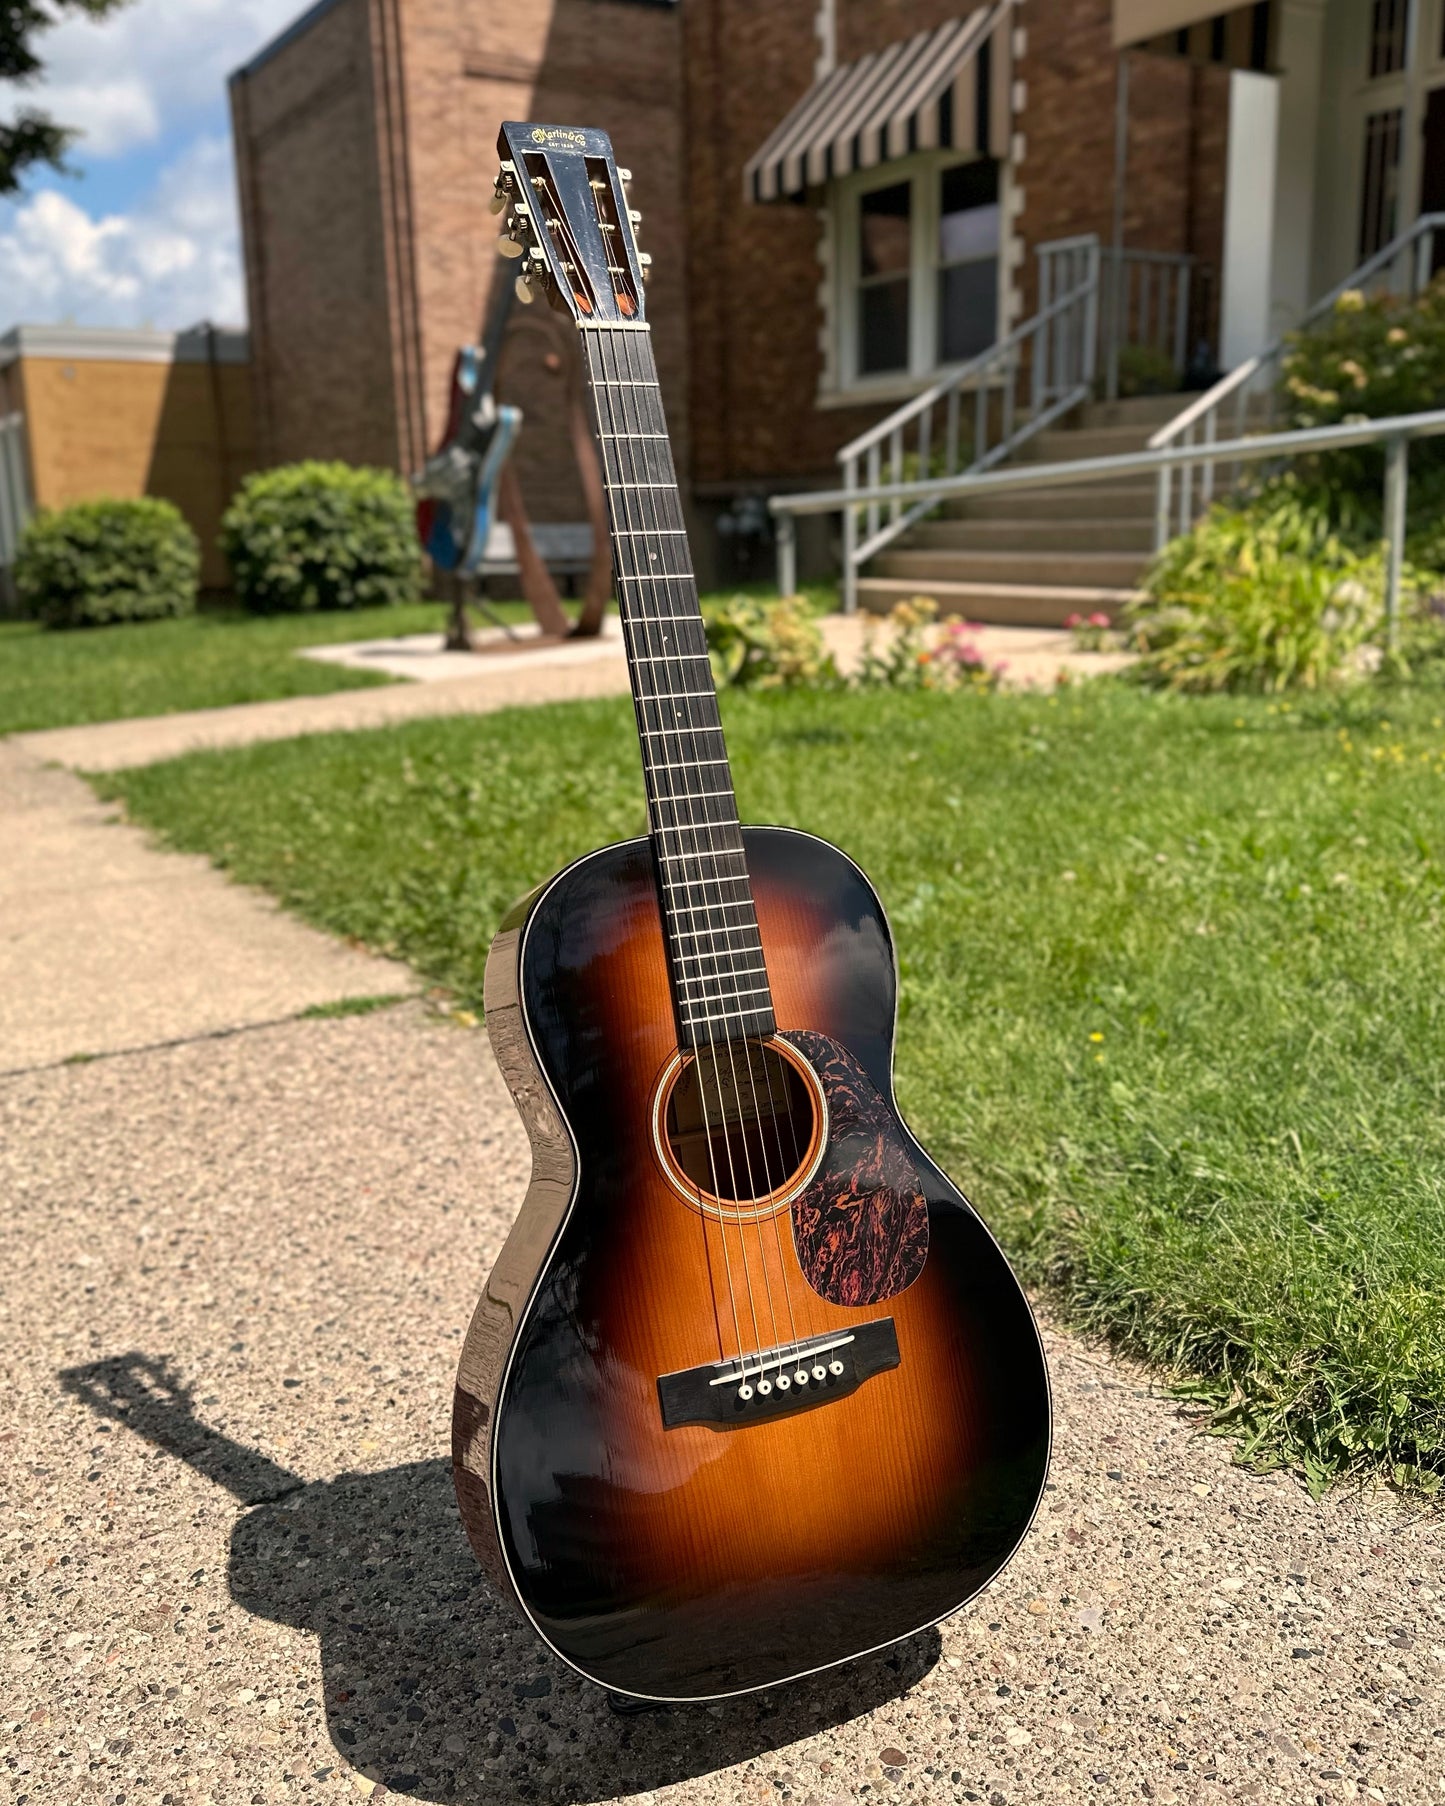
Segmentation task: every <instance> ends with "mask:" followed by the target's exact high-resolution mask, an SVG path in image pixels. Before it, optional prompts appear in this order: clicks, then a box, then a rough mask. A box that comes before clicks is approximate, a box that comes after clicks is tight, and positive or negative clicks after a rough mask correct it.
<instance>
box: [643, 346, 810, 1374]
mask: <svg viewBox="0 0 1445 1806" xmlns="http://www.w3.org/2000/svg"><path fill="white" fill-rule="evenodd" d="M634 337H640V335H634V334H632V333H628V334H626V336H625V338H624V340H623V348H622V350H623V360H624V362H625V364H626V367H627V374H628V379H629V381H630V382H631V383H633V384H635V385H637V386H635V387H633V388H631V389H630V390H627V391H624V411H625V397H626V394H628V393H630V394H632V396H633V397H634V402H633V405H634V410H635V412H636V416H637V421H638V427H639V430H641V428H642V425H643V419H642V405H641V400H640V397H641V394H642V389H641V383H642V380H643V378H644V377H645V375H646V370H645V366H644V365H643V364H642V362H641V357H642V349H643V348H642V345H641V344H640V343H638V344H635V345H634V343H633V340H634ZM648 349H649V350H650V343H649V346H648ZM634 351H635V352H636V353H637V358H636V360H634V355H633V354H634ZM649 361H651V360H649ZM656 414H657V424H658V425H659V426H661V425H662V424H663V415H662V404H661V399H660V396H659V397H658V399H657V403H656ZM637 443H638V444H641V445H644V446H646V445H651V444H654V443H655V444H657V445H658V446H659V448H661V447H663V446H665V445H667V444H669V442H668V441H665V440H659V441H652V440H646V439H639V440H638V441H637ZM645 455H646V454H644V456H645ZM662 460H663V454H661V452H660V456H659V465H660V464H661V463H662ZM659 475H660V476H661V477H663V478H664V480H665V478H666V475H667V473H666V472H665V471H662V470H661V469H659ZM643 494H644V496H645V497H650V498H652V515H653V520H652V527H653V531H654V533H655V535H656V537H657V543H658V548H659V549H658V552H657V554H656V556H658V557H664V553H663V550H662V545H663V540H662V517H661V498H660V495H659V492H658V491H657V490H655V489H651V488H649V489H647V490H645V491H644V492H643ZM673 494H674V495H675V494H676V489H675V488H674V490H673ZM646 507H647V504H646V501H644V502H643V504H642V511H643V513H644V516H645V514H646ZM678 524H679V526H681V524H682V523H681V509H680V508H679V509H678ZM684 544H685V542H684ZM665 562H666V560H665V557H664V563H665ZM688 562H689V563H690V561H688ZM672 581H673V573H671V572H669V573H668V582H669V585H670V584H671V583H672ZM679 581H680V582H681V585H682V587H683V589H684V592H685V593H686V592H690V591H693V592H695V584H690V583H689V582H688V580H687V577H686V576H683V575H681V574H679ZM690 599H694V602H695V597H690ZM699 613H700V611H699ZM703 656H704V657H705V656H706V654H705V653H704V654H703ZM677 675H678V681H679V683H680V684H681V686H682V688H683V690H684V691H686V692H687V695H688V701H687V712H688V714H689V716H690V715H691V713H692V709H693V703H694V701H696V703H697V705H698V709H697V712H698V713H699V714H702V713H703V712H704V710H705V709H706V705H707V701H708V700H709V697H710V699H711V701H712V705H713V708H714V710H716V708H717V694H716V689H715V687H714V685H713V682H712V678H711V674H710V673H709V679H708V692H709V696H708V697H696V698H694V697H693V695H692V692H691V687H690V685H689V683H688V679H687V677H686V675H685V673H684V672H683V671H682V670H681V669H679V671H678V674H677ZM720 729H721V724H720V723H719V732H720ZM709 731H711V730H710V729H709ZM693 751H694V760H695V761H696V757H697V746H696V740H695V738H694V742H693ZM733 818H734V821H735V822H736V820H737V809H736V806H734V809H733ZM690 825H693V826H696V827H698V829H699V832H705V834H706V839H707V850H708V853H709V854H710V855H711V858H712V867H713V876H714V879H715V881H716V882H717V888H718V891H719V894H721V891H722V869H721V864H720V854H721V852H723V851H725V850H729V849H725V848H719V847H718V846H717V845H716V843H715V833H716V828H717V824H715V823H714V822H713V821H712V819H711V817H710V816H708V814H707V812H706V809H704V817H703V822H702V823H701V824H690ZM737 839H738V847H737V849H736V850H737V852H738V854H739V855H741V851H742V828H741V826H738V829H737ZM689 857H692V858H694V859H695V860H696V863H697V865H698V866H701V865H702V858H701V856H700V855H696V854H695V855H689ZM744 871H746V864H745V863H744ZM748 888H749V892H751V886H749V887H748ZM714 938H715V936H713V935H712V934H709V936H708V939H709V940H710V941H711V940H713V939H714ZM759 949H760V950H761V937H759ZM710 958H711V959H712V962H713V964H714V965H716V964H717V954H716V952H711V953H710ZM715 977H716V980H717V983H718V985H719V990H721V983H722V980H721V976H720V975H715ZM733 979H734V986H733V988H734V991H735V992H738V1001H740V1000H741V993H740V991H739V987H738V986H737V983H736V974H734V975H733ZM769 1001H770V1002H771V996H770V998H769ZM718 1002H719V1003H723V1002H724V999H723V998H722V997H721V996H719V998H718ZM738 1014H739V1016H740V1017H741V1016H743V1015H744V1014H745V1012H743V1011H741V1010H739V1012H738ZM704 1016H705V1019H706V1021H707V1023H708V1041H709V1047H710V1049H714V1053H713V1057H714V1061H716V1052H715V1044H714V1042H713V1032H712V1015H711V1013H710V1012H708V1011H706V1010H705V1011H704ZM719 1033H720V1035H721V1037H722V1041H723V1045H724V1046H725V1047H726V1049H727V1056H728V1073H729V1078H730V1080H731V1083H732V1091H733V1106H734V1112H735V1116H736V1119H737V1121H738V1124H739V1126H740V1140H741V1143H742V1157H743V1164H744V1166H745V1168H746V1171H747V1179H748V1192H749V1195H750V1198H751V1199H753V1200H758V1199H759V1197H760V1188H759V1186H758V1182H757V1178H756V1175H755V1174H754V1172H753V1156H752V1149H751V1146H750V1144H749V1139H748V1132H747V1123H746V1118H745V1109H744V1104H743V1097H742V1086H741V1084H740V1082H739V1080H738V1070H737V1059H736V1055H735V1051H734V1037H733V1036H732V1035H730V1034H729V1033H728V1032H727V1023H726V1017H725V1016H724V1020H723V1022H722V1024H721V1025H720V1028H719ZM740 1038H741V1039H742V1049H743V1064H744V1067H745V1069H746V1071H747V1074H748V1088H749V1090H750V1091H751V1093H752V1099H753V1120H754V1122H755V1123H759V1138H758V1139H759V1154H760V1155H762V1154H763V1152H764V1142H763V1136H762V1130H761V1124H760V1120H759V1119H760V1117H761V1114H762V1113H761V1109H760V1107H759V1104H758V1095H757V1086H756V1083H755V1082H754V1079H753V1072H752V1052H751V1046H750V1043H749V1042H748V1040H747V1038H746V1036H745V1035H742V1036H741V1037H740ZM716 1078H717V1091H718V1098H719V1105H720V1109H721V1111H722V1114H723V1119H724V1130H725V1131H726V1105H725V1103H723V1101H722V1075H721V1071H720V1070H719V1071H718V1072H717V1074H716ZM724 1145H725V1146H727V1147H728V1148H729V1150H731V1145H732V1144H731V1141H730V1140H726V1141H725V1144H724ZM729 1164H730V1165H731V1153H729ZM764 1176H765V1177H766V1166H765V1167H764ZM771 1189H772V1188H771V1187H770V1186H765V1187H763V1188H761V1190H762V1192H763V1193H765V1192H766V1191H768V1190H771ZM734 1191H736V1182H735V1181H734ZM773 1221H774V1230H775V1239H776V1240H777V1244H778V1253H779V1259H780V1262H781V1256H782V1239H781V1235H779V1234H777V1218H776V1213H773ZM754 1227H755V1233H756V1236H757V1243H758V1262H759V1265H760V1266H761V1268H762V1273H763V1288H764V1292H765V1295H766V1297H767V1304H768V1315H769V1317H770V1319H771V1320H772V1328H773V1346H774V1347H775V1348H776V1347H778V1346H779V1344H780V1342H781V1336H780V1334H779V1328H778V1312H777V1307H776V1305H775V1304H774V1302H773V1284H772V1279H771V1277H770V1275H769V1272H768V1256H767V1248H766V1244H765V1239H764V1233H763V1230H762V1227H761V1225H760V1224H758V1223H756V1221H755V1225H754ZM741 1233H745V1231H742V1232H741ZM780 1277H781V1279H782V1282H783V1286H784V1298H785V1302H786V1304H787V1310H788V1319H789V1325H790V1330H791V1340H792V1344H793V1349H794V1352H795V1355H796V1350H797V1341H798V1338H797V1324H796V1321H795V1320H794V1316H793V1301H792V1295H791V1291H790V1289H789V1288H788V1283H787V1267H786V1264H785V1263H783V1264H781V1265H780Z"/></svg>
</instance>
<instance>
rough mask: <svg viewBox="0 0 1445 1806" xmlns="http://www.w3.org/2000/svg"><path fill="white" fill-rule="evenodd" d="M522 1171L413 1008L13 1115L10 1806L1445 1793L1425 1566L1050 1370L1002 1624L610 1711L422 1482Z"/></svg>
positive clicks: (5, 1152) (161, 1065)
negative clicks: (1049, 1471)
mask: <svg viewBox="0 0 1445 1806" xmlns="http://www.w3.org/2000/svg"><path fill="white" fill-rule="evenodd" d="M525 1173H526V1151H525V1147H524V1144H523V1140H522V1137H521V1134H520V1131H519V1130H518V1128H517V1126H516V1123H515V1120H514V1118H513V1116H512V1114H511V1110H510V1107H509V1104H508V1102H507V1100H506V1099H505V1096H504V1093H503V1091H502V1087H501V1084H500V1081H499V1079H498V1078H497V1075H496V1073H495V1070H494V1068H493V1067H492V1064H491V1060H490V1056H489V1055H488V1053H487V1050H486V1043H485V1040H484V1038H483V1037H482V1035H481V1034H479V1033H477V1032H475V1031H466V1030H463V1029H460V1028H455V1027H451V1026H448V1025H445V1024H442V1023H439V1022H436V1021H434V1020H431V1019H429V1018H428V1017H427V1016H426V1015H425V1014H424V1012H423V1010H422V1008H421V1006H419V1005H417V1004H414V1003H408V1004H403V1005H401V1006H398V1007H396V1008H393V1009H390V1010H387V1011H384V1012H382V1013H379V1014H376V1015H372V1016H366V1017H356V1018H351V1019H346V1020H337V1021H302V1022H294V1023H288V1024H286V1025H284V1026H281V1027H273V1028H264V1029H255V1030H251V1031H248V1032H244V1033H241V1034H238V1035H235V1036H232V1037H230V1038H228V1039H224V1040H209V1041H198V1042H195V1043H192V1044H190V1045H186V1046H177V1047H171V1048H165V1049H160V1050H155V1051H150V1052H140V1053H134V1054H125V1055H120V1056H118V1057H115V1058H110V1059H105V1060H101V1061H97V1062H94V1063H92V1064H90V1065H87V1066H84V1067H66V1068H59V1069H52V1070H47V1071H35V1072H31V1073H26V1074H22V1075H19V1076H14V1077H10V1078H7V1079H5V1080H4V1081H3V1082H0V1185H3V1191H0V1197H3V1199H4V1203H5V1210H4V1216H3V1232H0V1233H3V1236H4V1245H3V1257H4V1274H5V1283H4V1291H3V1301H4V1306H3V1315H0V1370H3V1374H4V1381H5V1395H6V1398H7V1402H8V1410H7V1413H6V1421H5V1425H4V1428H3V1430H0V1439H3V1442H4V1444H5V1452H6V1456H7V1459H6V1463H5V1476H4V1505H5V1510H4V1514H3V1528H0V1536H3V1544H0V1547H3V1550H4V1563H3V1577H4V1588H5V1595H6V1598H5V1607H4V1609H5V1612H6V1632H7V1634H6V1636H5V1639H4V1644H3V1650H0V1665H3V1668H4V1670H5V1671H6V1674H7V1685H6V1686H5V1689H4V1700H5V1736H4V1739H3V1744H4V1758H3V1764H0V1775H4V1776H5V1778H6V1781H7V1782H8V1785H9V1787H10V1789H11V1790H12V1791H11V1793H10V1795H9V1796H8V1797H10V1798H12V1799H13V1800H14V1801H15V1802H16V1806H20V1803H21V1802H25V1803H33V1806H40V1803H41V1802H46V1803H50V1802H57V1803H59V1802H64V1803H67V1806H68V1803H70V1802H77V1801H90V1800H96V1801H107V1802H137V1803H145V1806H153V1803H159V1806H206V1803H207V1802H214V1803H215V1806H241V1803H251V1806H255V1803H259V1802H269V1801H279V1800H303V1799H304V1800H323V1801H324V1800H345V1799H350V1798H353V1797H371V1798H372V1799H379V1798H382V1797H385V1795H386V1794H388V1793H390V1794H395V1795H397V1796H399V1797H401V1798H406V1799H416V1800H430V1801H451V1802H458V1803H459V1806H463V1803H464V1806H505V1803H507V1802H511V1801H545V1802H559V1803H560V1802H573V1801H575V1802H590V1801H601V1800H611V1799H617V1798H626V1799H632V1800H641V1801H649V1800H653V1799H658V1800H667V1801H669V1802H672V1801H676V1802H684V1801H686V1802H703V1801H707V1802H717V1803H719V1806H722V1803H731V1802H736V1801H775V1800H776V1801H791V1802H794V1803H796V1806H836V1803H837V1802H841V1801H854V1800H866V1801H868V1802H870V1806H871V1803H872V1802H874V1801H879V1800H882V1801H888V1800H895V1799H896V1800H900V1801H902V1800H907V1799H913V1800H919V1801H957V1800H970V1801H972V1800H983V1801H988V1802H991V1803H992V1806H1001V1803H1003V1802H1008V1803H1009V1806H1015V1803H1017V1806H1024V1803H1031V1802H1035V1801H1082V1800H1086V1799H1087V1800H1101V1801H1102V1800H1114V1799H1142V1800H1149V1801H1158V1802H1164V1801H1179V1802H1196V1801H1209V1802H1213V1801H1234V1800H1261V1801H1288V1802H1296V1801H1298V1802H1302V1803H1304V1802H1316V1801H1318V1802H1333V1801H1336V1800H1345V1799H1355V1798H1369V1799H1372V1800H1375V1801H1380V1802H1395V1803H1398V1806H1419V1803H1421V1802H1425V1801H1427V1800H1431V1799H1440V1798H1442V1797H1445V1711H1442V1703H1441V1674H1442V1668H1445V1622H1442V1620H1445V1602H1442V1589H1445V1580H1442V1577H1441V1560H1440V1552H1441V1532H1440V1529H1439V1527H1438V1525H1437V1524H1436V1523H1434V1522H1432V1521H1430V1520H1428V1519H1423V1518H1421V1517H1419V1516H1418V1515H1415V1516H1412V1515H1408V1514H1406V1513H1403V1512H1402V1511H1400V1510H1399V1509H1398V1508H1397V1507H1395V1506H1394V1505H1393V1504H1392V1502H1391V1501H1390V1499H1389V1498H1388V1497H1387V1496H1385V1495H1374V1496H1372V1497H1367V1498H1365V1499H1363V1500H1361V1499H1359V1498H1356V1497H1349V1496H1338V1497H1332V1498H1330V1499H1328V1500H1327V1501H1325V1502H1324V1503H1323V1504H1321V1505H1316V1504H1313V1503H1312V1502H1311V1501H1310V1500H1309V1499H1308V1498H1307V1497H1306V1496H1305V1495H1304V1493H1303V1492H1302V1491H1301V1490H1300V1488H1299V1486H1298V1484H1297V1483H1296V1482H1295V1481H1294V1480H1292V1479H1290V1478H1288V1477H1286V1476H1282V1475H1274V1476H1269V1477H1266V1478H1259V1477H1254V1476H1250V1475H1247V1474H1244V1473H1242V1472H1240V1471H1239V1470H1237V1469H1235V1468H1232V1467H1231V1466H1230V1464H1229V1459H1228V1450H1227V1448H1226V1447H1225V1446H1224V1445H1223V1444H1222V1443H1220V1442H1218V1441H1216V1440H1211V1439H1207V1438H1204V1437H1201V1436H1199V1435H1198V1434H1196V1433H1195V1432H1194V1431H1193V1429H1192V1428H1191V1425H1190V1424H1189V1422H1188V1421H1187V1420H1186V1419H1185V1418H1184V1417H1183V1416H1182V1415H1181V1414H1180V1412H1179V1410H1178V1409H1177V1407H1175V1406H1174V1405H1172V1404H1171V1403H1169V1402H1168V1401H1165V1400H1161V1399H1159V1398H1156V1397H1153V1396H1151V1394H1150V1392H1149V1390H1148V1387H1147V1384H1146V1383H1144V1382H1143V1381H1142V1380H1141V1379H1140V1378H1139V1377H1138V1376H1136V1375H1134V1374H1133V1373H1131V1372H1130V1371H1129V1370H1127V1369H1125V1368H1122V1367H1120V1366H1118V1365H1116V1364H1114V1363H1111V1362H1110V1361H1109V1360H1108V1359H1106V1358H1105V1357H1104V1356H1102V1355H1101V1354H1099V1353H1098V1352H1096V1351H1091V1350H1089V1349H1088V1348H1086V1347H1084V1346H1081V1345H1080V1344H1079V1343H1078V1342H1077V1341H1075V1340H1072V1339H1069V1338H1066V1337H1063V1336H1060V1335H1057V1334H1052V1333H1051V1334H1050V1336H1049V1343H1050V1351H1051V1358H1052V1362H1053V1371H1054V1378H1055V1385H1056V1397H1057V1440H1056V1445H1055V1456H1054V1469H1053V1480H1052V1487H1051V1490H1050V1491H1049V1492H1048V1493H1047V1495H1046V1502H1045V1505H1044V1508H1043V1510H1042V1512H1041V1514H1040V1517H1039V1519H1038V1522H1037V1523H1036V1525H1035V1528H1034V1530H1033V1532H1032V1534H1031V1536H1030V1538H1029V1540H1028V1542H1027V1543H1026V1545H1025V1547H1024V1550H1023V1551H1022V1553H1021V1554H1020V1555H1019V1557H1018V1558H1017V1559H1016V1560H1015V1562H1014V1563H1013V1565H1012V1566H1011V1568H1010V1569H1009V1570H1008V1572H1007V1573H1006V1574H1005V1575H1004V1576H1003V1578H1002V1579H1001V1580H1000V1581H999V1583H998V1584H997V1585H996V1586H995V1587H994V1588H993V1589H992V1590H991V1591H990V1592H989V1593H987V1594H986V1595H985V1596H984V1597H983V1598H982V1599H981V1600H980V1601H978V1602H977V1603H976V1604H974V1605H973V1606H971V1607H970V1608H968V1609H967V1610H966V1611H964V1612H963V1613H961V1614H960V1615H959V1616H958V1617H957V1618H956V1619H954V1620H952V1621H951V1622H950V1623H949V1624H947V1625H946V1626H945V1627H944V1628H943V1630H942V1633H941V1634H939V1633H930V1634H929V1635H926V1636H924V1637H921V1638H918V1639H916V1640H915V1641H914V1642H913V1643H911V1644H910V1645H908V1646H905V1647H903V1648H902V1649H900V1650H899V1651H898V1652H897V1653H896V1654H895V1655H894V1656H893V1657H892V1658H891V1659H888V1660H882V1661H878V1660H875V1661H872V1662H870V1663H867V1664H864V1665H860V1666H858V1667H855V1668H852V1669H848V1670H845V1671H842V1672H839V1673H835V1674H833V1675H831V1676H827V1677H824V1678H822V1679H820V1680H818V1681H815V1682H813V1683H808V1684H804V1685H800V1686H798V1687H796V1688H793V1689H789V1690H784V1691H782V1692H780V1693H779V1694H777V1695H775V1696H772V1697H765V1698H759V1699H752V1700H746V1701H742V1702H738V1703H734V1704H729V1705H726V1706H722V1707H713V1708H689V1709H673V1710H665V1711H659V1712H652V1713H646V1714H642V1715H639V1716H636V1717H621V1716H618V1715H616V1714H614V1713H613V1712H612V1711H611V1710H610V1709H609V1707H608V1705H607V1703H606V1701H605V1700H604V1698H603V1697H602V1695H601V1694H599V1693H598V1692H597V1691H596V1690H595V1689H593V1688H591V1687H589V1686H587V1685H586V1684H584V1683H582V1682H580V1681H579V1680H578V1679H577V1678H576V1677H575V1676H574V1675H572V1674H571V1673H570V1671H568V1670H566V1669H564V1668H563V1667H562V1666H561V1665H560V1664H559V1663H558V1662H556V1661H555V1660H554V1659H552V1658H551V1657H549V1656H548V1655H547V1654H546V1653H545V1652H544V1651H543V1650H542V1648H541V1646H540V1644H538V1643H537V1641H536V1640H535V1639H534V1638H533V1637H532V1636H531V1635H530V1634H529V1633H528V1632H526V1631H525V1630H524V1629H523V1628H522V1627H521V1626H520V1624H519V1622H518V1621H517V1620H515V1619H514V1618H513V1617H512V1615H511V1614H510V1612H509V1611H508V1610H507V1609H506V1608H505V1607H504V1606H503V1605H502V1604H501V1603H500V1602H499V1601H498V1600H496V1598H495V1597H494V1596H493V1595H492V1593H491V1592H490V1591H489V1589H488V1586H487V1585H486V1583H485V1582H484V1581H483V1580H482V1578H481V1575H480V1573H479V1571H478V1569H477V1568H476V1566H475V1564H474V1562H473V1561H472V1558H471V1555H470V1553H469V1551H468V1550H467V1547H466V1545H465V1542H464V1539H463V1537H462V1534H461V1531H460V1528H459V1525H458V1522H457V1519H456V1514H455V1511H454V1508H453V1504H452V1499H451V1489H450V1483H449V1479H448V1474H447V1468H446V1465H445V1462H444V1459H443V1454H444V1449H445V1444H446V1428H447V1414H448V1407H449V1399H450V1390H451V1376H452V1368H453V1363H454V1360H455V1356H456V1351H457V1346H458V1342H459V1339H460V1333H461V1330H462V1327H463V1325H464V1323H465V1321H466V1318H467V1316H468V1314H469V1312H470V1309H471V1305H472V1302H473V1299H474V1297H475V1295H476V1292H477V1290H478V1288H479V1286H480V1284H481V1281H482V1277H483V1274H484V1272H485V1270H486V1267H487V1264H488V1263H489V1261H490V1260H491V1259H492V1256H493V1255H494V1253H495V1251H496V1249H497V1246H498V1244H499V1242H500V1240H501V1238H502V1235H503V1234H504V1232H505V1228H506V1223H507V1220H508V1217H509V1215H510V1213H511V1211H512V1210H513V1209H514V1207H515V1205H516V1203H517V1201H518V1199H519V1196H520V1192H521V1188H522V1185H523V1182H524V1178H525Z"/></svg>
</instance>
